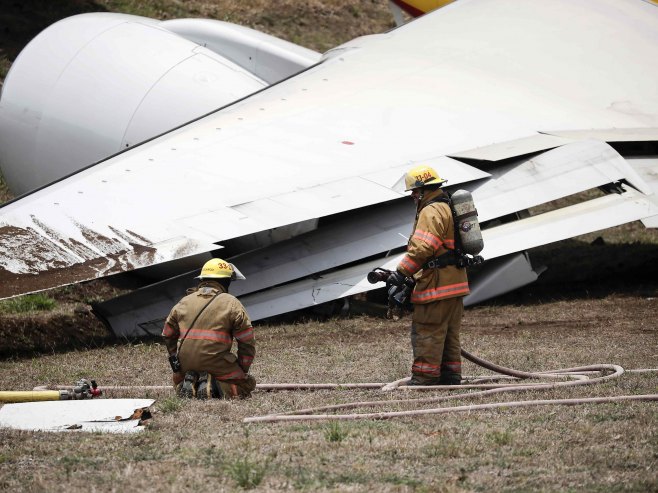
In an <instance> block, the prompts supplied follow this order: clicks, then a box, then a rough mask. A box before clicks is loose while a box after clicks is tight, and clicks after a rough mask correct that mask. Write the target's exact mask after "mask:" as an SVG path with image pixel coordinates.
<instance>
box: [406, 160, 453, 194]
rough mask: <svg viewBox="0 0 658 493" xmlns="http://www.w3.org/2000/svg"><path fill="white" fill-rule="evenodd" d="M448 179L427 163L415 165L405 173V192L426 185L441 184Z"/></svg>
mask: <svg viewBox="0 0 658 493" xmlns="http://www.w3.org/2000/svg"><path fill="white" fill-rule="evenodd" d="M446 181H448V180H444V179H442V178H441V177H440V176H439V174H438V173H437V172H436V171H435V170H434V168H431V167H430V166H427V165H425V164H421V165H419V166H414V167H413V168H411V169H410V170H409V171H407V173H406V174H405V175H404V186H405V190H404V191H405V192H408V191H409V190H413V189H414V188H420V187H424V186H426V185H440V184H441V183H445V182H446Z"/></svg>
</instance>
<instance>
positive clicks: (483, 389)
mask: <svg viewBox="0 0 658 493" xmlns="http://www.w3.org/2000/svg"><path fill="white" fill-rule="evenodd" d="M461 353H462V356H463V357H464V358H465V359H467V360H469V361H471V362H473V363H475V364H476V365H478V366H481V367H483V368H486V369H488V370H491V371H493V372H496V373H498V374H499V375H492V376H480V377H470V378H469V377H466V378H465V383H464V384H462V385H441V386H413V387H409V386H406V385H403V384H405V383H406V382H407V381H408V380H409V377H406V378H403V379H400V380H396V381H394V382H390V383H315V384H307V383H281V384H258V385H256V389H258V390H263V391H277V390H319V389H380V390H382V391H385V392H390V391H394V390H406V391H428V390H435V391H436V390H468V389H479V391H476V392H469V393H460V394H453V395H443V396H435V397H428V398H421V399H396V400H376V401H360V402H351V403H346V404H336V405H329V406H321V407H314V408H307V409H298V410H294V411H290V412H287V413H279V414H268V415H265V416H253V417H248V418H245V419H244V420H243V423H263V422H269V423H271V422H278V421H317V420H356V419H391V418H396V417H404V416H419V415H425V414H445V413H451V412H470V411H477V410H484V409H496V408H502V407H505V408H511V407H528V406H547V405H571V406H573V405H581V404H602V403H611V402H627V401H636V402H637V401H640V402H646V401H658V394H646V395H622V396H611V397H592V398H578V399H546V400H532V401H506V402H495V403H489V404H474V405H465V406H454V407H438V408H429V409H413V410H409V411H395V412H370V413H354V414H316V413H320V412H324V413H326V412H329V411H337V410H345V409H358V408H364V407H378V406H385V405H391V404H403V403H407V404H408V403H413V404H428V403H433V402H442V401H448V400H454V399H465V398H466V399H470V398H474V397H482V396H487V395H491V394H498V393H505V392H522V391H527V390H536V389H554V388H559V387H574V386H581V385H593V384H597V383H601V382H604V381H607V380H611V379H615V378H619V377H620V376H621V375H623V374H624V372H625V370H624V369H623V368H622V367H621V366H619V365H611V364H595V365H587V366H579V367H574V368H564V369H557V370H550V371H542V372H524V371H519V370H515V369H513V368H507V367H503V366H500V365H497V364H495V363H492V362H490V361H487V360H484V359H482V358H479V357H477V356H475V355H473V354H471V353H469V352H468V351H465V350H463V349H462V352H461ZM630 371H631V372H653V371H658V369H656V368H645V369H637V370H630ZM500 375H503V376H502V377H501V376H500ZM546 378H550V379H552V380H553V381H551V382H541V383H532V384H530V383H520V382H517V380H522V379H523V380H527V379H546ZM501 379H503V380H504V379H507V380H508V381H510V380H511V381H512V382H513V383H484V382H491V381H493V380H501ZM66 388H67V387H66V386H62V385H57V386H52V387H48V386H41V387H35V389H34V390H35V391H39V390H40V391H45V390H48V389H66ZM104 389H105V390H117V391H127V390H128V391H129V390H139V391H154V390H155V391H166V390H173V387H172V386H171V385H141V386H107V387H104Z"/></svg>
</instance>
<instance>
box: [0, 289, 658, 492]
mask: <svg viewBox="0 0 658 493" xmlns="http://www.w3.org/2000/svg"><path fill="white" fill-rule="evenodd" d="M656 303H658V301H656V300H650V299H643V298H629V299H626V298H619V297H615V296H611V297H609V298H605V299H601V300H588V301H585V302H581V301H573V302H567V301H557V302H547V303H545V304H542V305H541V306H513V305H508V306H485V307H481V308H476V309H471V310H467V312H466V315H465V324H464V331H463V344H464V347H465V348H466V349H468V350H470V351H472V352H474V353H475V354H477V355H480V356H482V357H484V358H486V359H490V360H492V361H495V362H497V363H500V364H504V365H509V366H513V367H516V368H519V369H523V370H545V369H551V368H556V367H565V366H576V365H583V364H593V363H617V364H621V365H623V366H625V367H627V368H638V367H652V366H656V361H658V359H657V358H656V356H657V354H656V341H657V340H658V338H657V337H656V336H657V334H656V330H657V329H656V328H655V326H654V324H653V323H652V322H651V320H652V318H651V317H652V316H653V315H652V314H654V313H655V311H656V307H657V305H656ZM568 314H571V316H569V315H568ZM574 314H577V315H578V316H575V315H574ZM620 320H623V323H619V321H620ZM257 338H258V344H259V346H258V350H259V354H258V357H257V360H256V362H255V364H254V367H253V373H254V374H255V375H256V376H257V378H258V379H259V381H261V382H263V383H275V382H276V383H280V382H315V383H318V382H337V383H341V382H345V383H346V382H368V381H390V380H393V379H396V378H399V377H401V376H405V375H406V374H407V372H408V370H409V366H410V361H411V351H410V347H409V341H408V320H402V321H397V322H394V321H386V320H381V319H376V318H369V317H357V318H353V319H343V320H330V321H326V322H309V323H306V324H289V325H279V326H260V327H258V328H257ZM0 369H2V372H1V373H0V383H1V384H2V386H3V387H4V388H11V389H18V388H20V389H28V388H32V387H33V386H35V385H38V384H44V383H50V384H54V383H69V382H71V383H72V382H73V381H75V380H76V379H78V378H80V377H88V378H96V379H97V380H98V382H99V384H100V386H101V387H102V386H103V385H166V384H168V378H169V373H170V371H169V368H168V366H167V361H166V357H165V349H164V347H163V346H162V345H160V344H157V343H153V342H150V343H142V344H135V345H114V346H107V347H104V348H98V349H89V350H86V351H72V352H67V353H63V354H52V355H46V356H43V357H40V358H29V359H14V360H6V361H3V362H2V363H0ZM465 373H469V374H482V373H484V371H483V370H482V369H480V368H478V367H475V366H474V365H472V364H470V363H468V364H466V370H465ZM655 392H656V374H655V373H654V374H651V373H635V374H631V373H628V374H625V375H623V376H622V378H620V379H618V380H613V381H611V382H608V383H604V384H600V385H594V386H588V387H582V388H568V389H554V390H550V391H545V392H540V391H531V392H524V393H519V394H513V395H510V396H508V397H505V396H498V397H494V396H491V397H486V398H475V399H467V400H463V401H461V402H462V403H483V402H494V401H495V400H502V399H518V400H524V399H544V398H573V397H578V396H604V395H624V394H641V393H643V394H644V393H655ZM112 395H114V396H124V397H125V396H129V395H131V396H144V392H140V391H132V392H129V391H124V392H114V393H113V394H112ZM152 395H153V396H154V397H155V398H157V403H156V405H155V406H154V408H153V412H154V417H153V419H152V420H151V423H150V425H149V428H148V429H147V430H146V431H145V432H144V433H142V434H140V435H138V436H114V435H100V434H78V433H70V434H60V435H52V434H46V433H25V432H18V431H10V430H4V431H0V439H1V442H0V443H1V444H0V461H1V463H2V468H1V470H0V485H2V486H3V487H4V488H7V489H16V488H22V489H26V490H48V491H63V490H64V489H66V490H67V491H88V490H89V489H94V490H98V491H109V490H112V489H115V490H138V489H144V490H147V491H190V490H198V491H211V490H212V491H236V490H238V491H239V490H243V489H245V490H246V489H250V490H255V491H283V490H302V491H304V490H305V491H345V490H347V491H372V490H376V491H447V492H451V491H529V490H533V491H534V490H540V491H570V490H573V491H576V490H578V491H649V490H652V489H656V488H657V487H658V477H657V474H656V468H655V465H656V459H657V458H658V437H657V426H656V423H657V422H658V420H657V419H656V418H658V414H657V410H656V405H655V404H654V403H626V404H604V405H598V406H594V405H591V406H578V407H542V408H508V409H498V410H492V411H481V412H473V413H462V414H448V415H442V416H420V417H415V418H409V417H408V418H403V419H397V420H389V421H373V420H366V421H345V422H339V423H332V422H309V423H306V422H301V423H276V424H248V425H245V424H243V423H242V419H243V418H245V417H249V416H255V415H264V414H268V413H272V412H286V411H290V410H293V409H299V408H305V407H315V406H322V405H327V404H337V403H346V402H354V401H363V400H375V399H380V400H385V401H388V400H392V399H397V398H400V397H401V396H404V395H407V393H403V392H396V393H386V394H383V393H381V392H379V391H372V390H345V389H343V390H320V391H316V392H308V391H284V392H263V391H258V392H256V393H255V394H254V395H253V397H252V398H251V399H249V400H246V401H237V402H236V401H182V400H180V399H177V398H175V397H173V396H172V394H171V392H170V391H162V392H160V393H154V394H152ZM414 395H416V394H413V395H412V397H413V396H414ZM427 395H440V394H439V393H436V392H433V393H429V394H426V393H424V394H423V396H427ZM436 405H437V404H425V405H417V404H414V403H411V404H389V405H387V406H385V407H384V408H372V409H371V410H373V411H380V410H405V409H413V408H419V407H433V406H436ZM444 405H447V404H444ZM450 405H454V404H450ZM367 410H368V409H364V411H367ZM347 412H349V411H347ZM25 467H29V468H30V470H31V471H33V474H31V475H29V476H28V477H26V476H25V475H24V474H22V473H21V471H23V470H24V468H25ZM155 478H157V479H155Z"/></svg>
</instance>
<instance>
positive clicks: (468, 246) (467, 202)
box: [452, 190, 484, 255]
mask: <svg viewBox="0 0 658 493" xmlns="http://www.w3.org/2000/svg"><path fill="white" fill-rule="evenodd" d="M452 206H453V208H454V210H455V214H456V216H455V221H456V222H457V231H459V236H460V238H461V243H462V250H463V253H467V254H469V255H477V254H478V253H480V252H481V251H482V249H483V248H484V240H483V239H482V231H480V222H479V221H478V212H477V210H476V209H475V203H474V202H473V196H472V195H471V192H469V191H468V190H457V191H456V192H454V193H453V194H452Z"/></svg>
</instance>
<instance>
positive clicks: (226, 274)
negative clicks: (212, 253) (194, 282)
mask: <svg viewBox="0 0 658 493" xmlns="http://www.w3.org/2000/svg"><path fill="white" fill-rule="evenodd" d="M227 278H228V279H231V280H232V281H235V280H236V279H244V278H245V277H244V276H243V275H242V273H241V272H240V271H239V270H238V269H237V268H236V267H235V265H233V264H232V263H230V262H227V261H226V260H222V259H221V258H213V259H210V260H208V261H207V262H206V263H205V264H203V268H202V269H201V274H200V275H199V276H198V277H197V279H227Z"/></svg>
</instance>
